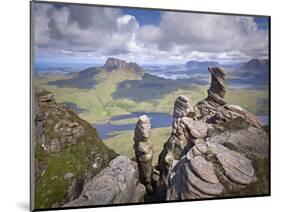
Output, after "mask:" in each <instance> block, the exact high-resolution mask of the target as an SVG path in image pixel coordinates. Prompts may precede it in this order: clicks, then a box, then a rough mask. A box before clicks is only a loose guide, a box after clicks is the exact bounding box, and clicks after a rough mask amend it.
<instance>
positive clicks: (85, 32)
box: [34, 3, 268, 61]
mask: <svg viewBox="0 0 281 212" xmlns="http://www.w3.org/2000/svg"><path fill="white" fill-rule="evenodd" d="M34 5H35V8H34V17H35V18H34V23H35V27H34V32H35V37H34V40H35V50H36V54H38V55H64V56H67V55H72V56H75V55H77V56H79V57H92V58H106V57H107V56H118V57H121V58H123V59H128V58H129V59H130V60H135V61H169V60H170V61H186V60H188V59H202V60H203V59H214V60H231V59H235V60H240V59H243V58H244V59H245V58H251V57H266V56H267V55H268V31H267V30H261V29H258V26H257V24H256V22H255V21H254V19H253V18H252V17H242V16H222V15H211V14H209V15H208V14H195V13H175V12H161V18H160V23H159V25H152V24H151V25H142V26H140V25H139V23H138V21H137V19H136V17H134V16H133V15H129V14H124V13H123V11H122V10H121V9H117V8H101V7H88V6H81V5H69V6H59V7H58V6H54V5H53V4H46V3H35V4H34Z"/></svg>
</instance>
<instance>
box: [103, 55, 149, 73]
mask: <svg viewBox="0 0 281 212" xmlns="http://www.w3.org/2000/svg"><path fill="white" fill-rule="evenodd" d="M101 68H102V69H104V70H107V71H109V72H112V71H118V70H123V71H130V72H133V73H135V74H137V75H139V76H142V75H143V74H144V70H143V68H142V67H140V66H139V65H138V64H137V63H134V62H129V63H127V62H126V61H124V60H120V59H117V58H108V59H107V60H106V62H105V64H104V65H103V66H102V67H101Z"/></svg>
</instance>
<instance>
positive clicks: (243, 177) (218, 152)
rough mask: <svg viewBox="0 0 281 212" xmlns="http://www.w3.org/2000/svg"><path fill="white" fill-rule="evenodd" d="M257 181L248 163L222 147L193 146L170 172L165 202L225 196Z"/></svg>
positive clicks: (211, 143) (239, 155)
mask: <svg viewBox="0 0 281 212" xmlns="http://www.w3.org/2000/svg"><path fill="white" fill-rule="evenodd" d="M255 181H256V176H255V171H254V168H253V166H252V163H251V161H250V160H249V159H247V158H246V157H244V156H243V155H242V154H240V153H237V152H234V151H232V150H229V149H228V148H226V147H224V146H223V145H221V144H217V143H215V142H214V141H211V140H210V139H208V141H205V142H202V143H198V144H195V145H194V146H193V147H192V149H190V150H189V152H188V153H187V155H186V156H185V157H182V158H181V159H180V161H178V162H176V163H175V164H174V165H173V167H172V168H171V169H170V171H169V175H168V189H167V195H166V198H167V200H184V199H198V198H213V197H219V196H228V195H231V194H234V193H235V192H237V191H239V190H241V189H244V188H245V187H246V185H248V184H251V183H254V182H255Z"/></svg>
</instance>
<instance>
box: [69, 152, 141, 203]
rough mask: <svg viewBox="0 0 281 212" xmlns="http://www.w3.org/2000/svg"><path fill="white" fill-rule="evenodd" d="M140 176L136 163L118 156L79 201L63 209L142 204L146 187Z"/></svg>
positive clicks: (90, 182) (85, 189)
mask: <svg viewBox="0 0 281 212" xmlns="http://www.w3.org/2000/svg"><path fill="white" fill-rule="evenodd" d="M138 175H139V172H138V167H137V164H136V163H135V162H133V161H131V160H130V159H129V158H128V157H127V156H122V155H121V156H118V157H117V158H115V159H114V160H112V161H111V162H110V164H109V167H107V168H105V169H104V170H102V171H101V172H100V173H99V174H98V175H96V176H95V177H94V178H93V179H92V180H90V181H89V182H88V183H87V184H86V185H85V186H84V188H83V191H82V193H81V195H80V196H79V198H78V199H76V200H74V201H72V202H69V203H67V204H65V205H64V206H63V207H72V206H87V205H108V204H120V203H134V202H141V201H143V196H144V194H145V187H144V186H143V185H142V184H141V183H139V180H138Z"/></svg>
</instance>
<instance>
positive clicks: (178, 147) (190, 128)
mask: <svg viewBox="0 0 281 212" xmlns="http://www.w3.org/2000/svg"><path fill="white" fill-rule="evenodd" d="M190 114H193V108H192V107H191V105H190V102H189V99H188V98H187V97H186V96H182V95H181V96H179V97H178V98H177V99H176V101H175V105H174V113H173V115H174V120H173V125H172V132H171V135H170V137H169V139H168V141H167V142H166V143H165V144H164V147H163V151H162V152H161V154H160V155H159V168H160V171H161V176H162V178H163V180H164V181H165V179H166V177H167V174H168V171H169V169H170V167H171V166H172V164H173V162H174V160H179V159H180V158H181V157H182V156H183V155H185V154H186V153H187V152H188V150H189V149H190V148H191V147H192V146H193V144H194V143H197V142H199V141H200V140H202V139H204V138H205V137H206V136H207V131H208V128H209V126H208V124H206V123H204V122H201V121H196V120H194V119H193V118H191V117H192V115H190Z"/></svg>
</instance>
